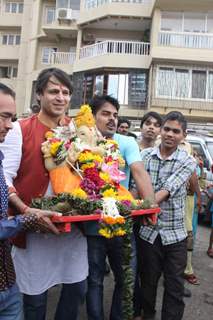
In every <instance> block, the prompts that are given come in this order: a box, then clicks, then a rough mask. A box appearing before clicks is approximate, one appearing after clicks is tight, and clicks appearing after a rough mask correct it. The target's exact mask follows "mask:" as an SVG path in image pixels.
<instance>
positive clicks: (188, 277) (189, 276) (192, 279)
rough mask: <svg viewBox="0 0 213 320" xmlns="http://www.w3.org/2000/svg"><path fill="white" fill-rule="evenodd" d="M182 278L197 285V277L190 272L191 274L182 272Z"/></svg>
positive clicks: (198, 282)
mask: <svg viewBox="0 0 213 320" xmlns="http://www.w3.org/2000/svg"><path fill="white" fill-rule="evenodd" d="M184 278H185V280H186V281H188V283H190V284H193V285H199V284H200V281H199V280H198V278H197V277H196V276H195V275H194V274H193V273H192V274H184Z"/></svg>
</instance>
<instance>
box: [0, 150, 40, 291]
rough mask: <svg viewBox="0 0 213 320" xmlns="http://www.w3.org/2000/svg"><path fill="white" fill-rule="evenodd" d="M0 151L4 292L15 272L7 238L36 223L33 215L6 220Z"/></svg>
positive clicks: (0, 283) (0, 280)
mask: <svg viewBox="0 0 213 320" xmlns="http://www.w3.org/2000/svg"><path fill="white" fill-rule="evenodd" d="M3 158H4V156H3V153H2V152H1V151H0V291H4V290H6V289H8V288H9V287H11V286H12V285H13V284H14V283H15V271H14V267H13V262H12V258H11V253H10V252H11V247H10V244H9V241H8V240H7V239H8V238H9V237H12V236H14V235H15V234H16V233H17V232H18V231H20V230H21V229H22V228H24V227H25V228H30V227H31V226H32V225H33V223H34V222H35V221H36V217H35V216H34V215H30V216H28V217H22V216H17V217H14V218H13V219H10V220H8V218H7V209H8V188H7V185H6V182H5V179H4V174H3V169H2V160H3Z"/></svg>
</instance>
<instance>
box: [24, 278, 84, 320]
mask: <svg viewBox="0 0 213 320" xmlns="http://www.w3.org/2000/svg"><path fill="white" fill-rule="evenodd" d="M86 289H87V282H86V280H83V281H81V282H76V283H72V284H63V287H62V290H61V295H60V298H59V302H58V305H57V309H56V314H55V320H77V318H78V311H79V307H80V305H81V304H82V303H83V301H84V298H85V295H86ZM46 307H47V291H45V292H44V293H42V294H38V295H26V294H24V316H25V320H45V317H46Z"/></svg>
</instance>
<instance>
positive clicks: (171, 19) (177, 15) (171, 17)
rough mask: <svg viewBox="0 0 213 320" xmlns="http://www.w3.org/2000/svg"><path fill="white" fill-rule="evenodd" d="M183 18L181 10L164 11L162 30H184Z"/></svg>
mask: <svg viewBox="0 0 213 320" xmlns="http://www.w3.org/2000/svg"><path fill="white" fill-rule="evenodd" d="M182 18H183V14H182V13H181V12H162V14H161V30H165V31H182Z"/></svg>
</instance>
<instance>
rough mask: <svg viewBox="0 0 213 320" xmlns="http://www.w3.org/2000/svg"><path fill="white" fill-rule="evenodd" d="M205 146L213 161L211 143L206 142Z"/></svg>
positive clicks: (212, 146)
mask: <svg viewBox="0 0 213 320" xmlns="http://www.w3.org/2000/svg"><path fill="white" fill-rule="evenodd" d="M206 144H207V147H208V150H209V153H210V155H211V157H212V159H213V142H208V141H207V142H206Z"/></svg>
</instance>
